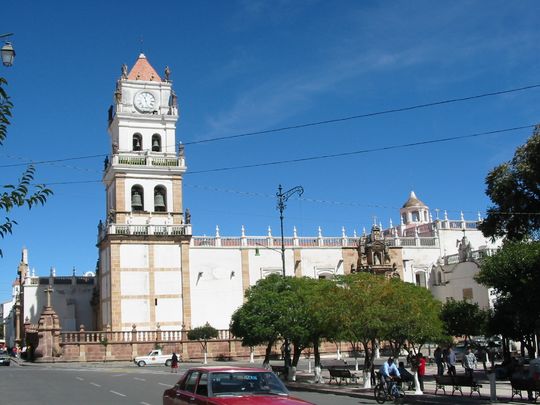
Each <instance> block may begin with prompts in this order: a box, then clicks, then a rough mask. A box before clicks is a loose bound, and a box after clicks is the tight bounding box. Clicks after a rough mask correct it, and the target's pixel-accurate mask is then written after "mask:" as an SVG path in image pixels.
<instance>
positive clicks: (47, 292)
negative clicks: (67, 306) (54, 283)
mask: <svg viewBox="0 0 540 405" xmlns="http://www.w3.org/2000/svg"><path fill="white" fill-rule="evenodd" d="M53 291H54V290H53V289H52V287H51V285H49V288H47V289H46V290H45V291H43V292H44V293H45V294H47V306H48V307H50V306H51V294H52V292H53Z"/></svg>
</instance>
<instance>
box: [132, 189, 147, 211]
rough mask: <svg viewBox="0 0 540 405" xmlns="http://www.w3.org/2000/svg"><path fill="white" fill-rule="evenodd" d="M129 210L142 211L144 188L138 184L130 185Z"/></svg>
mask: <svg viewBox="0 0 540 405" xmlns="http://www.w3.org/2000/svg"><path fill="white" fill-rule="evenodd" d="M131 210H132V211H144V190H143V188H142V187H141V186H139V185H136V186H133V187H131Z"/></svg>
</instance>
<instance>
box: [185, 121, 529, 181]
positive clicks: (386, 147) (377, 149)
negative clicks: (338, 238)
mask: <svg viewBox="0 0 540 405" xmlns="http://www.w3.org/2000/svg"><path fill="white" fill-rule="evenodd" d="M534 127H535V125H524V126H521V127H514V128H506V129H498V130H494V131H487V132H479V133H474V134H468V135H460V136H452V137H448V138H440V139H430V140H426V141H419V142H411V143H404V144H399V145H390V146H381V147H377V148H372V149H361V150H357V151H352V152H341V153H334V154H329V155H317V156H309V157H305V158H298V159H289V160H277V161H273V162H264V163H253V164H249V165H241V166H229V167H220V168H215V169H206V170H197V171H192V172H189V173H186V174H201V173H212V172H222V171H228V170H240V169H251V168H254V167H263V166H277V165H282V164H287V163H298V162H306V161H311V160H321V159H331V158H336V157H343V156H351V155H359V154H364V153H371V152H380V151H384V150H392V149H402V148H410V147H414V146H420V145H428V144H434V143H441V142H450V141H455V140H458V139H467V138H474V137H479V136H486V135H494V134H500V133H503V132H510V131H517V130H520V129H527V128H534Z"/></svg>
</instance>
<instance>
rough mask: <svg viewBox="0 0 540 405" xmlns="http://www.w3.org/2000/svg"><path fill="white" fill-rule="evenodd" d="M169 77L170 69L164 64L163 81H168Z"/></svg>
mask: <svg viewBox="0 0 540 405" xmlns="http://www.w3.org/2000/svg"><path fill="white" fill-rule="evenodd" d="M170 77H171V69H169V66H165V81H166V82H168V81H169V79H170Z"/></svg>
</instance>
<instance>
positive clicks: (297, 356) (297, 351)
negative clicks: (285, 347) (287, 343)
mask: <svg viewBox="0 0 540 405" xmlns="http://www.w3.org/2000/svg"><path fill="white" fill-rule="evenodd" d="M302 350H304V348H303V347H302V346H300V345H297V344H296V343H294V344H293V358H292V366H293V367H297V366H298V360H300V355H301V354H302Z"/></svg>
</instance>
